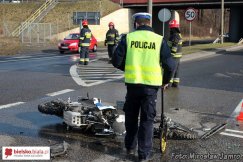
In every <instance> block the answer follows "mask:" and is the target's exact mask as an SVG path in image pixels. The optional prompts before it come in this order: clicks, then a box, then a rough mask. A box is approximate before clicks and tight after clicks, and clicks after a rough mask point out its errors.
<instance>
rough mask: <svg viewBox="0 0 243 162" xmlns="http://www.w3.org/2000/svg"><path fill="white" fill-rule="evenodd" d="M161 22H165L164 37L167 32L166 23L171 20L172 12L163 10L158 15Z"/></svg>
mask: <svg viewBox="0 0 243 162" xmlns="http://www.w3.org/2000/svg"><path fill="white" fill-rule="evenodd" d="M158 17H159V20H160V21H162V22H163V36H164V32H165V22H166V21H169V20H170V18H171V12H170V10H168V9H167V8H163V9H161V10H160V11H159V13H158Z"/></svg>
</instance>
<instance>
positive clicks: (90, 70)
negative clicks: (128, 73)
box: [70, 62, 124, 87]
mask: <svg viewBox="0 0 243 162" xmlns="http://www.w3.org/2000/svg"><path fill="white" fill-rule="evenodd" d="M70 74H71V76H72V78H73V79H74V81H75V82H76V83H77V84H78V85H81V86H84V87H90V86H94V85H98V84H102V83H106V82H111V81H115V80H119V79H121V78H123V77H124V73H123V72H122V71H120V70H118V69H116V68H114V67H113V66H112V65H111V64H108V65H105V66H104V64H103V65H102V64H97V63H95V62H93V63H92V64H90V65H88V66H79V65H73V66H72V67H71V68H70Z"/></svg>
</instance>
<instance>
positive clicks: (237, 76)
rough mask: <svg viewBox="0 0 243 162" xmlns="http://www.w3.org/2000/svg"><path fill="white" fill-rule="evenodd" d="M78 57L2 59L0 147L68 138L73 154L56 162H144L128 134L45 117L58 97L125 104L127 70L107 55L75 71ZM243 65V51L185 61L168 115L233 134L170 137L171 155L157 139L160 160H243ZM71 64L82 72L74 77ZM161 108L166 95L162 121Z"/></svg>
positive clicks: (54, 55) (167, 106) (171, 93)
mask: <svg viewBox="0 0 243 162" xmlns="http://www.w3.org/2000/svg"><path fill="white" fill-rule="evenodd" d="M70 56H71V55H59V54H57V53H40V54H35V55H28V56H19V57H1V58H0V73H1V74H0V85H1V88H0V92H1V97H0V114H1V118H0V136H1V138H0V146H9V145H11V146H50V145H52V144H56V143H61V142H63V141H66V142H68V143H69V144H70V145H71V147H70V149H69V150H68V152H67V154H66V155H65V156H61V157H57V158H55V159H53V161H84V162H87V161H93V162H96V161H97V162H98V161H99V162H101V161H136V158H135V157H129V158H128V157H126V155H125V151H124V144H123V137H122V136H121V137H120V136H118V137H115V138H114V137H113V138H111V137H95V136H90V135H87V134H83V133H82V132H80V130H73V131H69V132H67V131H66V130H65V127H64V126H63V125H62V119H60V118H58V117H55V116H50V115H43V114H41V113H39V112H38V110H37V105H38V104H40V103H43V102H47V101H50V100H52V99H56V98H62V99H65V100H66V99H67V98H68V97H71V99H72V100H76V98H77V96H85V95H86V94H87V93H89V96H90V97H99V98H101V99H102V100H103V101H105V102H108V103H111V104H115V103H116V101H118V100H119V101H123V100H124V96H125V94H126V89H125V86H124V83H123V79H122V78H121V77H120V76H121V75H122V73H121V72H120V71H117V70H115V69H114V68H112V67H111V65H110V64H107V60H106V59H104V58H103V57H105V56H106V54H105V53H104V52H97V56H98V57H95V56H94V55H93V56H94V58H93V59H92V62H91V64H90V65H89V66H88V67H89V68H87V67H86V69H84V68H82V67H75V66H74V62H72V61H71V60H70ZM98 58H99V59H98ZM189 60H190V59H189ZM242 60H243V50H238V51H230V52H224V53H217V54H214V55H212V56H210V57H205V58H201V59H196V60H191V61H188V60H187V61H183V62H182V63H181V85H180V87H179V88H178V89H174V88H171V89H168V90H166V92H165V112H166V115H167V116H169V117H171V118H172V119H173V120H174V121H177V122H180V123H181V124H184V125H185V126H187V127H188V128H191V129H193V130H195V131H196V132H197V133H198V134H199V135H202V134H203V133H204V132H205V130H207V129H210V128H212V127H213V126H215V125H217V124H221V123H224V122H227V123H228V125H227V129H225V130H223V132H221V133H220V134H216V135H214V136H212V137H211V138H209V139H207V140H201V139H197V140H192V141H188V140H177V139H170V140H169V141H168V150H167V152H166V154H165V155H164V156H161V154H160V152H159V141H158V139H155V140H154V160H153V161H185V162H187V161H209V160H210V157H211V158H213V159H211V160H212V161H242V160H243V141H242V138H243V123H240V122H237V121H235V116H236V115H238V113H239V111H240V106H241V105H240V104H241V103H240V102H241V100H242V99H243V84H242V83H243V64H242ZM71 67H73V68H74V70H75V71H76V72H77V74H78V75H76V76H74V75H73V74H72V72H71V71H72V70H70V68H71ZM70 73H71V74H70ZM84 74H85V75H84ZM96 74H100V75H98V76H99V77H97V75H96ZM86 75H87V76H86ZM95 76H96V77H95ZM80 77H81V81H80ZM75 78H76V81H75ZM115 78H118V79H115ZM77 80H79V81H77ZM91 80H92V82H90V81H91ZM90 83H92V84H90ZM82 85H84V86H82ZM160 105H161V104H160V95H158V103H157V115H158V116H159V115H160ZM209 155H211V156H209ZM213 155H214V156H213ZM223 155H224V156H223ZM233 155H235V156H234V157H233V158H232V156H233ZM220 158H223V159H221V160H220ZM229 158H232V159H229Z"/></svg>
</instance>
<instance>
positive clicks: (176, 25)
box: [169, 19, 180, 28]
mask: <svg viewBox="0 0 243 162" xmlns="http://www.w3.org/2000/svg"><path fill="white" fill-rule="evenodd" d="M169 27H170V28H179V27H180V24H179V22H178V21H177V20H175V19H173V20H171V21H170V22H169Z"/></svg>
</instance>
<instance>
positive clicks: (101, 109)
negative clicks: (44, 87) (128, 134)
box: [38, 90, 198, 154]
mask: <svg viewBox="0 0 243 162" xmlns="http://www.w3.org/2000/svg"><path fill="white" fill-rule="evenodd" d="M163 96H164V95H163V90H161V117H160V119H158V120H157V119H155V121H154V122H155V123H159V127H155V128H154V137H157V138H159V139H160V151H161V153H162V154H165V152H166V148H167V139H186V140H192V139H196V138H197V137H198V135H197V134H196V132H194V131H192V130H190V129H189V128H187V127H185V126H183V125H181V124H179V123H176V122H174V121H172V120H171V119H170V118H169V117H166V116H165V114H164V105H163V102H164V101H163ZM38 110H39V111H40V112H41V113H44V114H49V115H56V116H58V117H61V118H63V123H64V124H65V125H66V128H67V130H70V129H72V128H80V129H82V130H84V132H87V131H88V132H91V133H93V134H94V135H102V136H103V135H122V134H125V124H124V123H125V116H124V115H121V114H119V113H118V110H117V108H115V107H114V106H109V105H104V104H103V103H101V99H99V98H89V97H88V95H87V97H78V101H77V102H72V101H71V100H70V98H69V99H68V101H64V100H62V99H56V100H52V101H50V102H46V103H44V104H40V105H38Z"/></svg>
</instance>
